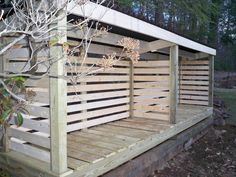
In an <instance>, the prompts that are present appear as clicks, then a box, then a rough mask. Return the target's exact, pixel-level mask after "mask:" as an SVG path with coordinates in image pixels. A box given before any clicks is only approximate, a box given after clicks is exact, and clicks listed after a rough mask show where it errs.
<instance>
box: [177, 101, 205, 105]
mask: <svg viewBox="0 0 236 177" xmlns="http://www.w3.org/2000/svg"><path fill="white" fill-rule="evenodd" d="M180 103H181V104H193V105H205V106H207V105H208V104H209V103H208V101H196V100H180Z"/></svg>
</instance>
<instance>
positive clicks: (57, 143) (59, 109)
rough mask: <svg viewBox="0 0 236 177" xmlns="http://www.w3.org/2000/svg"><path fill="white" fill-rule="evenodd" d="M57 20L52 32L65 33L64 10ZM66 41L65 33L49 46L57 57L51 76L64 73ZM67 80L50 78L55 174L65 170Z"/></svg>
mask: <svg viewBox="0 0 236 177" xmlns="http://www.w3.org/2000/svg"><path fill="white" fill-rule="evenodd" d="M64 3H65V0H59V1H58V6H61V5H62V4H64ZM58 17H59V20H58V21H57V22H56V24H55V25H57V26H58V27H57V28H56V30H55V31H54V32H57V33H59V34H66V29H67V28H66V27H67V26H66V25H67V20H66V12H65V11H60V12H59V13H58ZM66 41H67V37H66V35H64V36H61V37H60V40H59V42H58V46H51V48H50V56H51V57H55V58H58V59H59V60H58V61H57V62H55V63H54V64H53V65H52V67H51V71H50V74H51V75H52V76H64V75H65V63H66V56H65V54H64V52H65V51H64V49H63V47H62V46H63V44H64V43H65V42H66ZM66 93H67V82H66V80H65V79H63V78H55V77H51V78H50V128H51V131H50V133H51V134H50V135H51V158H50V160H51V170H52V171H53V172H55V173H57V174H61V173H64V172H66V171H67V120H66V117H67V112H66V107H67V97H66Z"/></svg>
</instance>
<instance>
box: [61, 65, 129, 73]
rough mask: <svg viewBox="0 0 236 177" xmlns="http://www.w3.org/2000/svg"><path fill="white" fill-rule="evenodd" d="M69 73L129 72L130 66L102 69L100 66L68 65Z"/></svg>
mask: <svg viewBox="0 0 236 177" xmlns="http://www.w3.org/2000/svg"><path fill="white" fill-rule="evenodd" d="M66 69H67V72H68V73H74V74H80V73H86V74H88V73H89V74H129V68H117V67H112V68H107V69H102V68H100V67H96V66H93V67H92V68H91V67H85V66H83V67H82V68H80V67H79V66H78V67H75V66H73V67H69V66H67V67H66Z"/></svg>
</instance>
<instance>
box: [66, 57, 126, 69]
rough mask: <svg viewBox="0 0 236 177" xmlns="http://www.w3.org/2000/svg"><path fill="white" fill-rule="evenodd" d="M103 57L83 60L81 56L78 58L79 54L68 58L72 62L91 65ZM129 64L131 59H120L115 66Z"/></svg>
mask: <svg viewBox="0 0 236 177" xmlns="http://www.w3.org/2000/svg"><path fill="white" fill-rule="evenodd" d="M101 59H102V58H92V57H87V58H86V59H85V60H84V61H83V60H81V59H80V58H78V57H77V56H70V57H69V58H68V60H69V61H70V62H72V63H73V61H74V62H75V63H83V64H91V65H93V64H97V63H98V62H99V61H100V60H101ZM129 65H130V63H129V61H125V60H120V61H118V62H115V63H114V66H127V67H128V66H129Z"/></svg>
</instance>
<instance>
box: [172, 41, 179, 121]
mask: <svg viewBox="0 0 236 177" xmlns="http://www.w3.org/2000/svg"><path fill="white" fill-rule="evenodd" d="M178 60H179V46H178V45H175V46H172V47H170V123H171V124H175V123H176V109H177V103H178V100H177V99H178V68H179V67H178Z"/></svg>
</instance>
